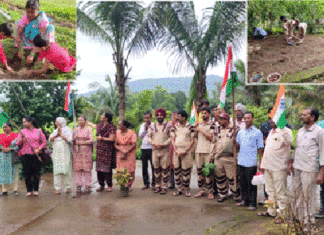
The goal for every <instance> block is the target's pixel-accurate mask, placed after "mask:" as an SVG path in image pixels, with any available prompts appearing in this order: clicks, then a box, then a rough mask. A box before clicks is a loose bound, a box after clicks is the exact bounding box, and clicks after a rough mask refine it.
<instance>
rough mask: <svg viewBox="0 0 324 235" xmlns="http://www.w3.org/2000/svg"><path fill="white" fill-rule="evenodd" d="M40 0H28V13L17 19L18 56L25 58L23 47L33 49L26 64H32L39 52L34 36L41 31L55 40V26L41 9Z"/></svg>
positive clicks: (52, 40) (51, 40)
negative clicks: (35, 45)
mask: <svg viewBox="0 0 324 235" xmlns="http://www.w3.org/2000/svg"><path fill="white" fill-rule="evenodd" d="M39 7H40V5H39V1H38V0H28V1H27V3H26V7H25V9H26V13H27V14H26V15H23V17H22V18H21V19H20V20H18V21H16V32H17V37H16V39H17V43H18V49H19V50H18V57H19V58H20V59H22V58H23V55H22V50H21V47H23V49H24V50H32V51H31V53H30V54H29V55H28V56H27V59H26V64H30V63H32V62H33V60H34V56H35V53H36V52H38V51H37V50H36V48H35V47H34V44H33V39H34V37H35V36H36V35H37V34H39V33H46V35H47V36H48V37H49V39H50V42H54V41H55V39H54V26H53V25H52V24H50V21H51V19H49V18H48V17H47V16H46V14H45V12H43V11H39Z"/></svg>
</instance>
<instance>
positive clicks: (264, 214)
mask: <svg viewBox="0 0 324 235" xmlns="http://www.w3.org/2000/svg"><path fill="white" fill-rule="evenodd" d="M257 215H258V216H266V217H272V216H271V215H270V214H269V213H268V212H267V211H263V212H260V213H258V214H257Z"/></svg>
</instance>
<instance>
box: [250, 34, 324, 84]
mask: <svg viewBox="0 0 324 235" xmlns="http://www.w3.org/2000/svg"><path fill="white" fill-rule="evenodd" d="M252 47H253V48H254V51H253V52H252V51H251V49H252ZM258 47H260V49H259V50H257V49H256V48H258ZM248 48H249V49H250V51H249V53H248V78H249V81H248V82H251V81H250V79H251V78H252V76H253V75H255V74H256V73H263V76H264V78H263V81H265V80H266V78H267V77H268V75H269V74H272V73H275V72H277V73H279V74H281V76H282V77H281V80H280V82H285V83H305V82H323V80H324V66H323V65H324V35H306V38H305V40H304V42H303V43H302V44H300V45H294V46H289V45H288V44H287V43H286V42H285V41H284V36H283V35H278V36H269V37H267V38H266V39H264V40H252V39H249V40H248Z"/></svg>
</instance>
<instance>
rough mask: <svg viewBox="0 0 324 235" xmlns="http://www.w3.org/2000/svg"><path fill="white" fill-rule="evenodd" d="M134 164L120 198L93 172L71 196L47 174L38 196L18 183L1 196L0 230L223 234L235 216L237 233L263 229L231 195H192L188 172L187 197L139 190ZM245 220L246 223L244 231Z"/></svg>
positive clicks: (233, 224)
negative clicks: (85, 189)
mask: <svg viewBox="0 0 324 235" xmlns="http://www.w3.org/2000/svg"><path fill="white" fill-rule="evenodd" d="M137 165H138V166H137V171H136V179H135V184H134V189H133V191H131V192H130V196H129V197H128V198H122V197H120V191H119V188H118V187H117V186H115V185H114V191H113V192H110V193H109V192H101V193H97V192H95V189H96V188H97V187H98V184H97V182H96V174H93V188H92V191H93V192H92V193H90V194H81V195H78V196H77V197H76V198H72V196H71V195H70V194H64V193H63V194H62V195H54V189H53V180H52V174H46V175H44V176H43V177H42V180H43V185H42V187H41V190H40V196H39V197H34V196H33V197H28V198H27V197H25V187H24V185H23V182H21V184H20V185H21V187H20V192H21V195H20V196H18V197H16V196H13V195H12V194H10V195H9V196H8V197H0V213H1V217H0V234H112V235H114V234H131V235H133V234H154V235H156V234H178V235H184V234H190V235H191V234H192V235H198V234H206V232H207V230H208V229H209V228H211V227H213V226H214V225H215V224H216V225H217V227H216V229H213V230H212V232H211V234H222V233H223V232H226V231H228V230H229V228H231V227H233V228H235V227H237V224H238V222H237V220H238V218H239V219H241V220H242V219H243V221H244V223H243V224H242V226H241V228H240V229H239V231H240V232H239V233H237V234H256V231H257V232H260V234H262V233H263V232H266V230H265V229H264V228H262V226H261V227H260V223H261V222H262V221H261V222H260V221H259V222H258V221H253V220H256V219H258V218H255V214H256V212H246V211H245V210H244V209H241V208H239V209H238V208H236V207H235V205H234V201H233V200H232V199H229V200H228V201H225V202H224V203H218V202H217V201H216V200H212V201H211V200H207V198H205V197H204V198H198V199H197V198H194V196H193V195H194V194H195V193H197V192H198V187H197V178H196V173H194V174H193V175H192V181H191V187H192V190H191V193H192V196H191V197H190V198H186V197H185V196H184V195H182V196H178V197H175V196H173V195H172V192H173V191H174V190H170V191H169V192H168V193H167V194H166V195H160V194H155V193H153V191H152V190H151V189H147V190H144V191H143V190H141V187H142V184H143V182H142V178H141V166H140V162H138V163H137ZM260 191H261V192H262V190H260ZM9 192H10V193H11V191H9ZM259 196H262V193H261V194H260V195H259ZM261 210H264V208H261ZM250 220H251V224H250V225H249V226H248V227H247V228H246V229H244V224H246V223H247V222H249V221H250ZM252 221H253V223H254V225H253V223H252ZM243 231H244V232H243ZM233 234H236V233H233Z"/></svg>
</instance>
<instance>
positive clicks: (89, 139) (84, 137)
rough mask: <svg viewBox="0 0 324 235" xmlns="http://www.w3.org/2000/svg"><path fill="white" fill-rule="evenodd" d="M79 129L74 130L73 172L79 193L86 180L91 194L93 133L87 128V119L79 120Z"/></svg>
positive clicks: (86, 188) (86, 189)
mask: <svg viewBox="0 0 324 235" xmlns="http://www.w3.org/2000/svg"><path fill="white" fill-rule="evenodd" d="M78 125H79V126H78V127H77V128H75V129H74V130H73V171H74V172H75V179H76V185H77V192H78V193H80V192H81V188H82V178H84V180H85V192H86V193H89V192H90V187H91V179H92V173H91V171H92V167H93V164H92V155H93V133H92V130H91V128H90V127H88V126H86V118H85V117H83V116H82V117H79V118H78Z"/></svg>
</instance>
